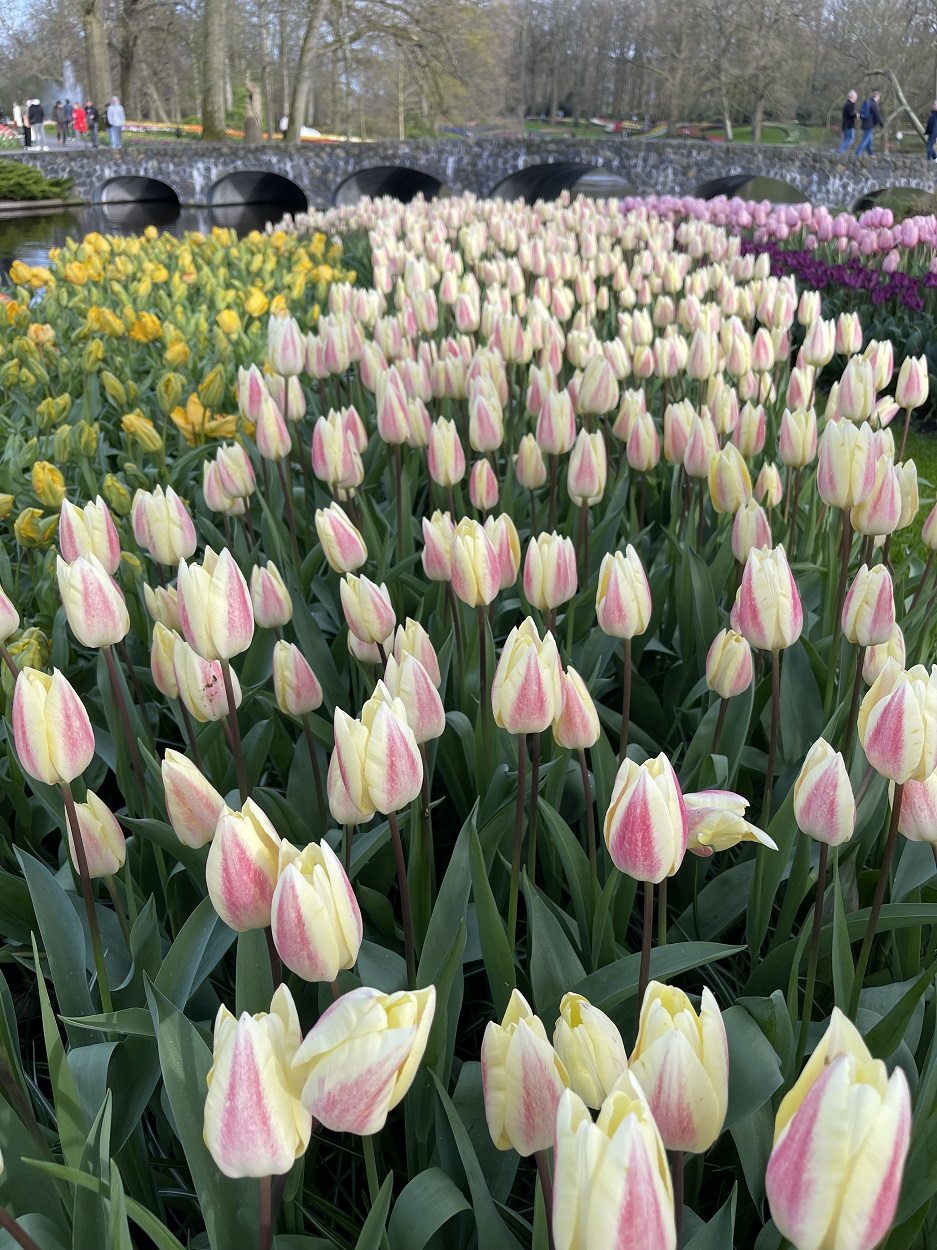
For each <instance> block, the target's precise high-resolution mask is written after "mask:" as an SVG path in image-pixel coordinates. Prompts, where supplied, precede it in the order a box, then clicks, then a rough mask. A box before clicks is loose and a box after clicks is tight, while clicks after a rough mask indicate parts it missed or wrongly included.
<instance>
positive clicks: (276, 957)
mask: <svg viewBox="0 0 937 1250" xmlns="http://www.w3.org/2000/svg"><path fill="white" fill-rule="evenodd" d="M264 937H265V938H266V939H267V954H268V956H269V957H270V976H271V977H272V978H273V988H274V989H278V988H279V986H280V985H282V983H283V962H282V960H281V959H280V952H279V951H278V950H277V944H276V942H274V940H273V929H272V928H271V926H270V925H267V927H266V929H264Z"/></svg>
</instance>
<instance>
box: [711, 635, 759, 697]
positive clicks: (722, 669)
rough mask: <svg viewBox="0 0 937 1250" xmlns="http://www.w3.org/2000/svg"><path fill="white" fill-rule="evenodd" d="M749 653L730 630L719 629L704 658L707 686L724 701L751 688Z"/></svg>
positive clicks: (745, 646)
mask: <svg viewBox="0 0 937 1250" xmlns="http://www.w3.org/2000/svg"><path fill="white" fill-rule="evenodd" d="M753 676H754V665H753V663H752V649H751V647H750V646H749V645H748V643H747V642H746V641H745V639H744V638H743V637H742V635H741V634H737V633H736V632H735V631H734V630H731V629H722V630H720V631H719V633H718V634H717V635H716V637H715V638H714V639H713V642H712V646H711V647H710V648H709V653H708V654H707V656H706V685H707V686H708V687H709V689H710V690H713V691H715V693H716V694H718V695H720V696H721V697H722V698H723V699H732V698H734V697H735V696H736V695H739V694H743V693H744V692H745V691H746V690H747V689H748V687H749V686H750V685H751V684H752V677H753Z"/></svg>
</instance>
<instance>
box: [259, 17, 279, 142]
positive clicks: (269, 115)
mask: <svg viewBox="0 0 937 1250" xmlns="http://www.w3.org/2000/svg"><path fill="white" fill-rule="evenodd" d="M260 89H261V91H262V92H263V99H264V125H263V130H264V133H265V134H266V136H267V138H268V139H272V138H273V135H274V131H275V130H276V122H275V121H274V119H273V105H272V103H271V100H270V58H269V56H268V53H267V27H266V24H265V18H264V11H263V5H261V7H260Z"/></svg>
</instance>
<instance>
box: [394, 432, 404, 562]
mask: <svg viewBox="0 0 937 1250" xmlns="http://www.w3.org/2000/svg"><path fill="white" fill-rule="evenodd" d="M394 478H395V481H396V484H397V559H398V560H402V559H403V491H402V490H401V489H400V487H401V481H402V478H403V466H402V464H401V457H400V444H399V443H394Z"/></svg>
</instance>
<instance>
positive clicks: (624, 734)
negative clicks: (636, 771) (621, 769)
mask: <svg viewBox="0 0 937 1250" xmlns="http://www.w3.org/2000/svg"><path fill="white" fill-rule="evenodd" d="M630 728H631V639H630V638H626V639H625V688H624V692H623V694H622V700H621V745H620V747H619V748H618V762H619V764H623V763H624V762H625V756H626V755H627V754H628V731H629V729H630Z"/></svg>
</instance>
